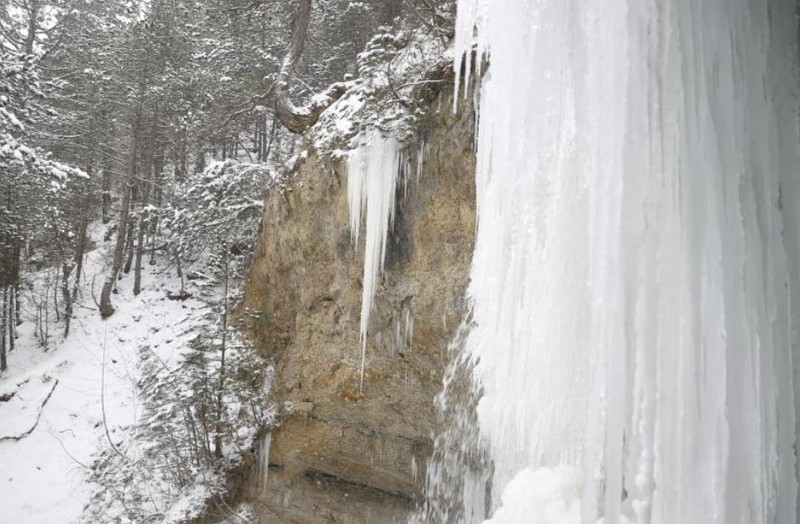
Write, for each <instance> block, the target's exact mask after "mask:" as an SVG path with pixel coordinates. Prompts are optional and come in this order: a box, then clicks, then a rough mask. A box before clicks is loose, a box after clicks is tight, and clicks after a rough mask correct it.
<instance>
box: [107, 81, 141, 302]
mask: <svg viewBox="0 0 800 524" xmlns="http://www.w3.org/2000/svg"><path fill="white" fill-rule="evenodd" d="M145 75H146V73H145ZM144 88H145V84H144V78H143V79H142V80H140V81H139V100H138V102H137V103H138V107H137V108H136V116H135V117H134V124H133V129H132V130H131V145H130V157H129V159H128V174H127V180H126V181H125V192H124V193H123V194H122V206H121V209H120V213H119V225H118V227H117V241H116V244H115V245H114V260H113V262H112V264H111V273H109V274H108V276H107V277H106V280H105V282H104V283H103V291H102V292H101V293H100V316H101V317H103V318H108V317H110V316H111V315H113V314H114V311H115V310H114V306H112V305H111V290H112V289H114V284H115V283H116V281H117V276H118V275H119V271H120V269H122V259H123V257H124V255H125V236H126V234H127V231H128V219H129V215H130V208H131V193H133V185H134V180H135V177H136V153H137V149H138V147H139V132H140V128H141V125H142V99H143V97H144Z"/></svg>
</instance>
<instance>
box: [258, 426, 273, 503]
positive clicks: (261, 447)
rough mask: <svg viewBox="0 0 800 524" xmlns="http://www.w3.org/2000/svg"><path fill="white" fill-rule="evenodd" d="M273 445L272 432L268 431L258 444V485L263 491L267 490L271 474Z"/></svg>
mask: <svg viewBox="0 0 800 524" xmlns="http://www.w3.org/2000/svg"><path fill="white" fill-rule="evenodd" d="M271 445H272V433H267V434H266V435H264V438H262V439H261V442H259V444H258V454H257V457H258V481H257V482H256V485H257V486H259V487H260V488H261V491H262V493H263V492H266V490H267V479H268V476H269V449H270V446H271Z"/></svg>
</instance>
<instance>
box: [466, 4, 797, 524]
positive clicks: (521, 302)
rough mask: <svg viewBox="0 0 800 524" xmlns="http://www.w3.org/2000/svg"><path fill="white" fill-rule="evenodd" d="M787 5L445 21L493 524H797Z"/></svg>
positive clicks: (484, 15) (480, 9) (470, 11)
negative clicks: (470, 184)
mask: <svg viewBox="0 0 800 524" xmlns="http://www.w3.org/2000/svg"><path fill="white" fill-rule="evenodd" d="M793 8H794V6H793V3H791V2H770V3H769V5H767V3H764V2H757V1H749V0H736V1H730V0H707V1H704V2H695V1H692V0H672V1H670V2H657V1H653V0H647V1H638V0H637V1H633V0H565V1H558V2H556V1H550V2H547V1H543V2H529V1H527V0H506V1H504V2H493V1H490V0H460V1H459V14H458V21H457V26H458V27H457V37H456V50H455V56H456V57H459V56H464V55H465V54H467V53H469V52H471V50H472V47H473V44H474V43H476V45H477V47H478V52H479V55H480V54H483V53H487V54H489V55H490V67H489V69H488V70H487V72H486V73H485V76H484V78H483V80H482V85H481V88H480V123H479V130H478V151H477V155H478V167H477V174H476V177H477V178H476V180H477V207H478V234H477V242H476V248H475V253H474V258H473V267H472V271H471V283H470V287H469V292H468V293H469V297H470V299H471V301H472V303H473V304H474V309H473V316H472V321H473V322H474V325H475V327H474V328H473V329H472V330H471V332H470V334H469V336H468V338H467V341H466V347H465V351H466V352H467V354H468V355H470V356H471V357H472V359H473V361H474V362H475V368H474V369H475V371H474V373H475V380H476V383H477V384H476V389H482V391H483V392H484V394H483V397H482V398H481V401H480V404H479V406H478V419H479V424H480V431H481V435H482V438H483V441H484V442H485V445H486V447H487V449H488V451H489V454H490V456H491V458H492V461H493V465H494V469H493V479H492V480H493V484H492V485H493V496H492V500H493V501H494V503H495V507H494V508H492V514H493V515H494V518H493V520H491V521H489V522H550V521H552V522H578V521H580V522H584V523H586V522H595V521H597V520H598V519H601V518H602V519H604V522H606V523H608V524H619V523H622V522H625V521H626V519H627V520H630V521H632V522H637V523H639V524H650V523H653V524H673V523H676V522H681V523H688V524H695V523H698V524H699V523H703V524H705V523H709V524H713V523H719V524H740V523H741V524H744V523H749V522H794V521H795V519H796V514H795V512H796V506H797V488H798V485H797V471H796V467H797V465H796V463H797V460H796V456H795V452H794V447H795V443H796V432H795V424H796V402H795V396H796V395H797V391H796V386H795V385H796V384H797V385H800V380H798V379H799V378H800V377H797V374H798V369H800V366H798V365H797V364H796V363H795V358H794V355H795V354H797V352H798V351H800V339H799V338H798V337H800V314H799V311H800V236H799V234H798V224H800V208H799V206H800V181H799V180H798V176H797V166H798V165H800V163H799V162H800V154H798V143H800V142H798V129H797V110H798V102H797V98H796V97H797V93H796V83H797V78H796V60H797V51H796V40H795V38H796V20H795V19H794V17H793ZM474 28H477V38H475V32H474ZM458 62H459V61H458V60H456V63H458ZM464 63H465V64H466V66H467V67H469V66H470V63H471V61H470V60H465V61H464ZM477 63H480V60H478V61H477ZM556 468H568V470H563V471H570V472H572V473H570V475H572V476H570V479H569V481H568V482H567V480H566V479H565V478H564V475H563V474H556V473H554V471H557V469H556ZM559 471H561V470H559ZM565 485H566V486H569V487H570V489H568V490H565V489H564V486H565ZM573 488H574V489H573ZM465 492H467V493H470V490H466V491H465ZM501 494H502V496H501ZM528 497H529V498H530V500H527V498H528ZM559 500H560V502H559ZM464 503H465V505H468V504H469V501H464ZM548 508H556V509H555V510H553V514H552V515H549V514H548V515H549V516H540V514H541V512H542V511H545V513H547V511H550V510H549V509H548ZM562 509H563V510H564V511H561V510H562ZM546 519H550V520H546Z"/></svg>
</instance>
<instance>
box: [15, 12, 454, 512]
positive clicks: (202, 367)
mask: <svg viewBox="0 0 800 524" xmlns="http://www.w3.org/2000/svg"><path fill="white" fill-rule="evenodd" d="M454 16H455V8H454V5H453V4H452V2H440V1H436V0H369V1H358V2H356V1H349V0H314V1H312V0H298V1H286V0H4V1H3V2H2V4H1V7H0V42H1V43H2V45H1V46H0V67H2V72H0V84H1V85H0V91H2V96H0V105H1V106H2V107H0V141H2V147H0V156H1V158H0V202H1V203H0V285H1V288H2V298H1V299H0V300H1V301H2V302H1V305H0V310H1V311H2V318H1V319H0V377H2V376H3V374H6V375H8V373H9V372H11V375H10V376H11V377H12V379H13V380H16V379H15V378H14V377H19V376H20V373H19V372H20V371H25V368H26V366H29V365H31V362H34V363H35V362H39V361H41V359H42V358H45V356H47V355H49V354H51V353H52V354H53V355H54V358H59V357H58V356H57V355H58V352H59V351H63V350H62V349H61V348H62V347H64V346H70V344H72V345H82V344H85V340H84V339H85V338H86V337H90V335H87V329H88V332H91V333H92V335H91V336H94V331H92V330H95V331H96V330H97V329H100V328H99V327H97V326H103V325H104V324H103V322H105V320H106V319H108V320H109V321H111V320H112V319H113V317H114V316H115V315H118V313H117V311H118V310H119V309H120V308H123V309H125V308H126V307H128V306H130V307H128V308H129V309H130V308H133V309H134V310H135V309H136V308H141V307H148V306H142V305H141V303H140V302H136V303H133V302H130V301H131V299H132V298H131V297H134V299H135V297H139V300H144V301H145V302H146V301H147V300H149V299H147V298H144V299H142V298H141V297H145V296H148V295H147V294H148V293H159V294H162V293H166V294H167V296H168V300H169V302H170V304H171V307H173V309H174V308H181V307H183V308H184V309H185V308H186V307H187V304H190V303H197V304H199V305H197V306H194V305H192V306H191V310H192V311H195V309H197V311H196V312H194V313H193V316H194V320H193V321H192V323H191V327H190V328H189V329H187V330H186V332H185V333H183V334H184V335H185V336H184V338H185V340H182V341H181V342H180V343H178V342H175V343H174V345H176V346H179V345H180V344H184V346H183V347H179V348H178V349H176V350H174V352H177V353H178V354H177V355H176V354H173V353H169V354H168V355H165V354H164V353H163V351H162V353H161V354H159V353H158V351H154V350H153V349H151V348H150V345H151V344H152V340H150V338H152V337H145V340H143V341H142V342H141V344H140V345H138V347H137V345H135V344H131V347H126V348H125V349H124V351H123V354H124V353H127V354H128V357H127V358H133V359H134V360H135V359H136V358H138V359H139V360H138V364H136V366H135V367H136V372H135V375H136V378H135V379H131V380H134V381H135V388H136V390H137V393H136V395H135V396H136V398H137V399H138V400H137V402H141V406H142V409H143V411H142V413H141V420H140V421H139V422H138V426H137V435H136V437H135V438H133V440H136V441H137V443H132V442H125V443H124V444H122V443H121V442H117V441H115V440H114V439H113V438H112V437H111V435H110V433H112V432H113V430H109V424H110V423H109V422H108V421H107V418H108V417H110V415H108V416H107V413H106V410H107V409H110V408H107V407H106V405H105V403H106V402H107V401H104V402H103V405H102V406H101V407H102V410H103V413H102V426H103V428H102V433H104V434H105V436H103V439H102V440H103V441H104V442H103V445H102V446H103V447H104V448H105V451H102V452H100V454H99V455H98V456H95V457H94V458H93V459H91V460H93V461H94V462H93V464H83V465H82V466H81V467H83V466H87V467H89V466H90V473H89V476H90V477H91V479H92V481H94V482H95V483H97V485H98V486H99V488H98V489H97V490H95V493H94V494H93V498H92V502H91V504H88V505H87V507H86V508H85V509H83V510H82V511H83V515H84V517H83V518H84V519H87V521H92V522H111V521H112V520H114V519H123V520H125V519H128V520H125V521H133V522H144V521H148V522H149V521H151V520H152V519H154V518H155V517H154V516H153V515H162V516H163V514H164V513H165V512H168V509H169V508H170V507H172V506H173V505H174V504H175V502H176V501H178V500H181V497H183V498H184V499H186V497H187V496H188V497H189V498H190V499H191V500H193V501H194V502H193V504H194V505H191V504H190V505H189V506H190V507H188V509H185V511H183V512H180V511H178V514H179V516H180V518H181V519H186V518H188V517H187V516H191V515H194V513H192V512H195V513H196V512H197V511H200V509H202V507H203V504H204V503H205V502H206V501H207V500H208V499H210V498H212V497H215V496H219V495H220V494H222V493H225V490H226V487H225V475H226V474H227V472H229V471H230V470H231V468H232V467H234V466H235V465H236V464H238V462H239V461H240V460H241V457H242V455H243V454H246V453H249V451H248V450H250V449H251V448H252V447H253V446H254V444H253V442H254V439H255V438H256V433H257V432H260V431H261V429H262V428H263V427H266V425H268V424H269V423H270V421H272V422H273V423H274V409H275V408H274V406H271V405H270V404H269V403H268V402H267V401H266V399H264V398H262V397H263V395H264V393H263V391H262V386H263V384H264V380H265V376H266V375H269V374H270V373H271V371H270V365H269V361H268V358H266V357H265V356H264V355H263V354H261V355H259V354H256V352H255V351H254V349H253V348H252V346H251V344H250V343H248V342H246V341H245V340H243V339H242V337H241V336H240V334H239V333H238V331H237V330H236V329H235V328H234V327H232V325H231V324H232V323H233V320H234V319H233V316H234V310H235V309H236V307H237V305H238V304H239V302H240V300H241V296H242V293H243V291H244V281H245V277H246V274H247V271H248V269H249V263H250V260H251V258H252V253H253V248H254V244H255V241H256V235H257V231H258V228H259V221H260V218H261V214H262V212H263V205H264V204H263V202H264V197H265V195H266V194H267V193H268V192H269V191H281V190H282V189H281V188H283V187H284V180H285V178H286V177H287V176H289V175H291V173H292V172H293V170H294V169H295V168H296V165H297V163H298V162H300V161H302V160H303V159H304V158H305V156H306V155H307V151H308V150H309V149H312V150H315V151H318V152H319V154H320V155H321V156H325V157H330V158H341V157H342V156H343V155H344V154H345V153H346V151H347V150H348V149H349V148H351V147H352V146H353V144H354V143H355V142H354V140H357V136H358V134H359V132H360V131H362V130H365V129H371V128H382V129H388V128H389V127H391V128H392V129H397V130H398V132H399V133H405V134H406V136H408V135H409V134H410V133H411V131H410V129H411V127H412V126H413V125H414V121H415V119H417V118H418V117H419V116H420V114H421V111H422V110H421V109H420V108H419V105H420V104H421V103H423V102H424V100H423V98H424V96H423V94H424V93H423V91H425V90H426V89H428V88H430V87H431V86H437V85H438V84H440V83H442V82H443V81H444V79H445V78H446V77H447V76H448V75H447V71H448V67H449V65H448V64H449V61H448V60H447V59H446V58H444V57H443V49H444V45H445V43H446V42H447V41H448V40H449V39H450V38H451V37H452V33H453V24H454ZM393 67H394V68H398V69H397V70H393ZM343 96H344V97H345V98H348V99H349V100H350V102H348V103H346V104H341V106H342V107H341V108H340V109H338V110H335V111H329V112H328V113H327V114H325V115H323V112H325V111H326V110H327V109H328V108H329V107H330V106H331V105H332V104H333V103H334V102H335V101H337V100H339V99H340V98H342V97H343ZM318 121H319V123H318ZM312 127H313V129H312ZM166 274H169V275H170V276H169V277H163V275H166ZM154 275H159V276H158V277H157V278H154ZM162 278H168V279H169V281H168V284H167V285H168V286H171V287H169V288H168V289H166V290H163V289H161V286H163V285H164V283H163V281H162V280H159V279H162ZM120 286H124V287H125V292H124V293H122V292H120V291H119V287H120ZM140 295H141V296H140ZM125 301H129V304H127V305H126V304H125ZM159 311H160V310H159ZM165 314H166V313H165ZM123 315H128V313H123ZM132 315H133V318H135V319H136V321H137V322H138V317H139V316H140V314H137V313H135V312H134V313H132ZM236 315H238V316H241V315H242V313H241V312H238V313H236ZM95 317H96V324H97V326H95V327H93V328H86V327H85V326H86V325H87V323H89V322H95V321H94V320H91V319H92V318H95ZM76 318H79V319H80V320H79V321H78V322H80V324H81V326H84V327H82V328H80V329H82V330H83V332H84V333H83V335H81V334H80V333H79V334H77V337H78V338H77V339H76V335H74V334H73V332H74V331H75V329H76V328H75V326H74V322H75V319H76ZM125 318H129V316H128V317H125ZM171 319H172V317H168V318H166V319H164V320H162V321H161V322H162V323H164V324H166V323H168V322H171V321H172V320H171ZM93 325H94V324H93ZM102 329H104V330H105V331H104V335H103V336H104V337H105V338H107V332H108V329H109V328H108V327H105V328H102ZM112 329H114V328H112ZM153 329H154V330H155V329H158V328H153ZM81 336H83V338H81ZM105 338H104V340H105ZM70 341H72V342H70ZM109 351H110V350H109ZM172 351H173V350H169V352H172ZM31 352H33V353H31ZM39 353H40V354H41V355H39V356H31V355H32V354H39ZM137 355H138V356H137ZM108 358H109V360H110V359H111V358H112V357H108ZM101 360H102V370H101V374H102V377H100V378H101V379H102V381H103V388H106V387H107V384H105V382H106V381H107V380H108V377H106V374H107V371H106V369H105V368H106V342H105V341H104V342H103V345H102V358H101ZM114 361H115V362H116V360H114ZM23 374H24V373H23ZM43 380H44V379H43ZM9 382H10V380H9ZM51 384H52V385H53V389H52V390H51V389H48V391H49V392H50V393H51V394H52V393H53V391H54V390H55V384H58V380H55V381H54V382H52V383H51ZM20 387H22V386H19V383H17V384H15V385H14V386H13V387H12V388H11V389H9V390H8V391H4V392H3V396H0V398H2V399H4V400H6V401H8V400H9V399H11V398H13V397H14V395H16V394H19V395H18V396H19V397H22V393H20V392H19V388H20ZM61 387H62V388H63V387H64V386H63V385H62V386H61ZM6 389H8V388H6ZM104 391H105V389H103V391H102V392H101V393H103V392H104ZM43 398H44V401H43V402H42V403H41V405H40V408H41V409H40V411H41V410H42V409H43V408H44V406H45V404H46V403H47V402H48V401H49V399H50V396H49V395H48V396H47V397H43ZM243 405H244V406H245V407H246V408H247V409H244V408H242V406H243ZM271 417H273V418H271ZM34 422H35V423H34V424H33V427H32V428H26V431H27V430H30V431H33V429H35V428H36V424H38V422H39V419H38V418H37V419H36V420H35V421H34ZM23 425H24V424H23ZM30 431H27V432H22V434H19V433H14V424H13V423H11V424H10V425H9V426H8V431H7V433H8V434H7V435H5V436H3V437H2V438H0V440H9V441H17V440H21V439H22V438H25V437H26V436H27V434H29V433H30ZM259 435H260V433H259ZM259 438H260V437H259ZM62 447H63V444H62ZM234 448H235V450H234V451H232V449H234ZM164 449H168V450H169V452H167V453H163V450H164ZM79 462H80V461H79ZM155 477H157V478H155ZM192 489H195V490H199V493H200V494H199V495H197V494H196V493H195V494H194V495H192ZM187 493H188V494H189V495H187ZM10 496H11V495H10ZM192 497H194V498H192ZM42 518H44V519H45V520H43V521H47V518H46V517H42ZM50 518H52V517H50ZM174 518H176V519H178V517H174ZM0 520H3V518H2V517H0ZM50 521H52V520H50ZM176 521H178V520H176ZM18 522H19V521H18ZM165 522H166V520H165Z"/></svg>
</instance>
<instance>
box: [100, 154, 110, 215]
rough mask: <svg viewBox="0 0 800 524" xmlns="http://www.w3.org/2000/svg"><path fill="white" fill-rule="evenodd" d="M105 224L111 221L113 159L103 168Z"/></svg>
mask: <svg viewBox="0 0 800 524" xmlns="http://www.w3.org/2000/svg"><path fill="white" fill-rule="evenodd" d="M102 190H103V224H108V223H109V222H110V221H111V161H110V160H108V161H106V162H105V168H103V186H102Z"/></svg>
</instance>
